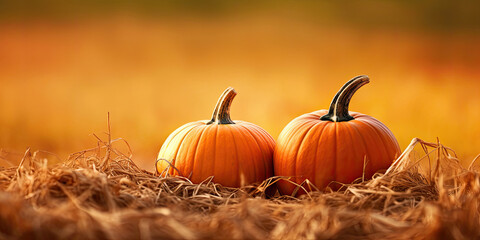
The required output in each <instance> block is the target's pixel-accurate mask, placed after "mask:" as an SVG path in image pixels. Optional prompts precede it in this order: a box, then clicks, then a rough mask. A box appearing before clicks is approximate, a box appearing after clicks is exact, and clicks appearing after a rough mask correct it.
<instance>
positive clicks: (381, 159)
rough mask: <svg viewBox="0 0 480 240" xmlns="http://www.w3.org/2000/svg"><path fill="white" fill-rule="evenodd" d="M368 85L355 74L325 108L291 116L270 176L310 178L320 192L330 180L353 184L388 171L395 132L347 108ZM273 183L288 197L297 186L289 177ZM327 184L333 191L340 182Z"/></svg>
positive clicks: (396, 152)
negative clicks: (382, 170) (272, 173)
mask: <svg viewBox="0 0 480 240" xmlns="http://www.w3.org/2000/svg"><path fill="white" fill-rule="evenodd" d="M367 83H369V78H368V77H367V76H358V77H355V78H353V79H352V80H350V81H348V82H347V83H346V84H345V85H344V86H343V87H342V88H341V89H340V91H339V92H338V93H337V94H336V95H335V97H334V98H333V101H332V103H331V105H330V109H329V110H319V111H315V112H311V113H307V114H304V115H302V116H300V117H297V118H295V119H294V120H292V121H291V122H290V123H289V124H288V125H287V126H286V127H285V128H284V129H283V131H282V132H281V133H280V135H279V137H278V140H277V144H276V147H275V153H274V174H275V175H278V176H289V177H292V178H291V180H293V181H294V182H296V183H298V184H301V183H302V182H304V181H305V180H306V179H308V180H309V181H310V182H311V183H313V184H314V185H315V186H316V187H317V188H319V189H321V190H323V189H324V188H325V187H327V186H328V185H329V184H330V183H331V182H332V181H336V182H340V183H351V182H352V181H354V180H355V179H357V178H360V177H362V176H364V177H366V178H370V177H372V175H373V174H374V173H375V172H377V171H378V170H381V169H387V168H388V167H389V166H390V165H391V163H392V162H393V160H394V159H395V158H396V157H397V156H399V155H400V147H399V145H398V142H397V140H396V139H395V136H394V135H393V134H392V132H391V131H390V130H389V129H388V128H387V127H386V126H385V125H383V124H382V123H381V122H380V121H378V120H377V119H375V118H373V117H371V116H368V115H365V114H362V113H358V112H349V111H348V107H349V104H350V99H351V98H352V96H353V95H354V93H355V92H356V91H357V90H358V89H359V88H360V87H362V86H363V85H365V84H367ZM364 170H365V172H364ZM363 174H365V175H363ZM277 186H278V188H279V190H280V192H281V193H283V194H289V195H291V194H292V193H293V192H294V190H295V189H296V188H297V186H295V185H294V184H292V183H289V182H287V181H280V182H278V184H277ZM330 187H332V189H337V188H338V187H339V185H336V184H330ZM307 190H308V189H307ZM299 193H300V194H302V193H304V191H302V190H300V191H299Z"/></svg>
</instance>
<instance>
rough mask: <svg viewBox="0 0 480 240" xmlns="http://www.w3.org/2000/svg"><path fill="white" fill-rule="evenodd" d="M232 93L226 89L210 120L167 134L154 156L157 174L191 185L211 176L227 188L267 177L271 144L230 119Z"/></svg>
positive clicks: (256, 131) (250, 126) (262, 134)
mask: <svg viewBox="0 0 480 240" xmlns="http://www.w3.org/2000/svg"><path fill="white" fill-rule="evenodd" d="M236 94H237V93H236V92H235V90H234V89H233V88H227V90H225V91H224V92H223V94H222V95H221V96H220V99H219V100H218V102H217V105H216V106H215V110H214V111H213V116H212V119H211V120H205V121H197V122H191V123H187V124H185V125H183V126H181V127H180V128H178V129H177V130H175V131H174V132H173V133H172V134H170V136H169V137H168V138H167V140H166V141H165V143H164V144H163V146H162V148H161V149H160V152H159V154H158V158H157V159H158V160H157V163H156V168H157V171H158V172H159V173H166V172H168V173H169V174H171V175H180V176H184V177H188V178H190V179H191V181H192V182H194V183H199V182H201V181H203V180H205V179H206V178H208V177H210V176H214V178H213V181H214V182H216V183H220V184H222V185H224V186H228V187H240V186H241V185H242V184H251V183H255V182H261V181H263V180H265V179H266V178H269V177H271V176H272V174H273V165H272V164H273V163H272V158H273V151H274V147H275V141H274V139H273V138H272V137H271V136H270V135H269V134H268V133H267V132H266V131H265V130H263V129H262V128H260V127H259V126H257V125H255V124H252V123H249V122H244V121H232V120H231V119H230V105H231V103H232V100H233V98H234V97H235V96H236Z"/></svg>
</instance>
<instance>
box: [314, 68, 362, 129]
mask: <svg viewBox="0 0 480 240" xmlns="http://www.w3.org/2000/svg"><path fill="white" fill-rule="evenodd" d="M369 82H370V80H369V78H368V77H367V76H365V75H361V76H358V77H355V78H353V79H352V80H350V81H348V82H347V83H345V85H343V87H342V88H340V91H338V93H337V94H336V95H335V97H334V98H333V100H332V103H331V104H330V109H329V110H328V113H327V114H325V115H323V116H322V117H321V118H320V120H324V121H331V122H344V121H350V120H353V119H355V118H354V117H352V116H350V114H349V113H348V106H349V105H350V99H352V97H353V95H354V94H355V92H356V91H357V90H358V89H359V88H361V87H362V86H363V85H365V84H367V83H369Z"/></svg>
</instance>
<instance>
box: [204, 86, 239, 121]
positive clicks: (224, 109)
mask: <svg viewBox="0 0 480 240" xmlns="http://www.w3.org/2000/svg"><path fill="white" fill-rule="evenodd" d="M236 95H237V92H235V89H233V88H232V87H228V88H227V89H226V90H225V91H224V92H223V93H222V95H221V96H220V98H219V99H218V101H217V105H215V110H213V115H212V120H210V121H209V122H208V123H207V124H212V123H217V124H235V123H234V122H233V121H232V119H230V105H232V101H233V99H234V98H235V96H236Z"/></svg>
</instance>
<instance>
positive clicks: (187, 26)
mask: <svg viewBox="0 0 480 240" xmlns="http://www.w3.org/2000/svg"><path fill="white" fill-rule="evenodd" d="M112 4H114V5H112ZM479 7H480V4H478V3H471V2H470V1H451V2H447V1H398V2H397V1H354V2H350V1H349V2H348V4H347V2H346V1H335V2H317V1H305V2H294V1H281V2H280V1H266V2H253V1H252V2H248V1H247V2H245V1H202V2H196V1H191V2H190V1H161V2H157V1H147V0H141V1H135V2H134V3H130V2H127V1H115V3H112V2H109V1H81V2H80V1H78V2H77V1H0V148H1V149H2V150H1V152H0V158H1V159H2V160H1V165H7V166H8V165H10V164H16V163H17V162H18V161H19V160H20V159H21V157H22V155H23V152H24V151H25V149H26V148H27V147H31V148H32V150H43V151H47V152H51V153H55V155H53V154H49V153H44V154H45V156H46V157H48V158H49V159H51V161H52V160H53V161H56V160H55V159H65V158H66V157H67V156H68V154H69V153H72V152H75V151H79V150H82V149H85V148H89V147H94V146H95V145H96V142H97V140H96V139H95V138H94V137H93V136H92V133H96V134H97V135H99V136H102V137H105V135H104V134H103V133H104V132H105V131H106V130H107V127H106V125H107V124H106V122H107V120H106V119H107V112H110V116H111V124H112V134H113V137H114V138H116V137H122V138H125V139H126V140H127V141H128V142H129V143H130V145H131V147H132V150H133V154H134V159H135V161H137V162H138V163H139V165H141V166H142V167H144V168H146V169H147V170H153V163H154V161H155V158H156V154H157V152H158V150H159V149H160V146H161V144H162V143H163V141H164V140H165V139H166V137H167V136H168V134H169V133H171V132H172V131H173V130H175V129H176V128H177V127H179V126H181V125H182V124H184V123H187V122H191V121H195V120H200V119H208V118H210V116H211V113H212V111H213V107H214V104H215V103H216V101H217V98H218V96H219V95H220V94H221V92H222V91H223V90H224V89H225V88H226V87H228V86H232V87H234V88H235V89H236V90H237V92H238V93H239V94H238V96H237V98H236V100H235V102H234V103H233V106H232V118H233V119H238V120H245V121H249V122H253V123H255V124H257V125H259V126H261V127H263V128H264V129H266V130H267V131H268V132H269V133H270V134H272V136H273V137H274V138H276V137H277V136H278V134H279V133H280V131H281V130H282V128H283V127H284V126H285V125H286V124H287V123H288V122H289V121H290V120H292V119H293V118H295V117H297V116H299V115H301V114H303V113H307V112H311V111H314V110H318V109H325V108H328V106H329V103H330V101H331V99H332V97H333V95H334V94H335V93H336V91H337V90H338V89H339V88H340V87H341V85H342V84H343V83H344V82H346V81H347V80H349V79H350V78H352V77H354V76H356V75H360V74H366V75H369V76H370V78H371V83H370V84H369V85H367V86H365V87H364V88H362V89H361V90H360V91H358V93H357V94H356V96H355V97H354V99H353V100H352V103H351V110H353V111H358V112H362V113H365V114H369V115H371V116H374V117H376V118H377V119H379V120H380V121H382V122H383V123H385V124H386V125H387V126H388V127H389V128H390V129H391V130H392V131H393V133H394V134H395V136H396V137H397V139H398V140H399V142H400V145H401V148H402V149H403V148H405V147H406V146H407V144H408V143H409V142H410V140H411V139H412V138H413V137H419V138H422V139H424V140H427V141H436V137H438V138H439V139H440V141H441V142H442V143H443V144H445V145H446V146H450V147H452V148H453V149H454V150H455V151H456V152H457V154H458V155H459V156H460V157H461V158H462V159H465V160H467V161H470V160H471V159H472V158H473V157H475V156H476V155H477V154H479V153H480V137H479V136H480V123H479V119H480V94H479V92H480V81H479V79H480V45H479V43H480V14H479V10H478V9H480V8H479ZM57 156H58V158H57Z"/></svg>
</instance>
